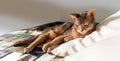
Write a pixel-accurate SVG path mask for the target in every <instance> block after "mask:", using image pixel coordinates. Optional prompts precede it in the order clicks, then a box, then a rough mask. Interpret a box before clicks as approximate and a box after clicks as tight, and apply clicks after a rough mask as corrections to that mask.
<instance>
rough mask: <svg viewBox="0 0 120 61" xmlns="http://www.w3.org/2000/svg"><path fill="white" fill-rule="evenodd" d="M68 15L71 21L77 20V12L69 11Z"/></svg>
mask: <svg viewBox="0 0 120 61" xmlns="http://www.w3.org/2000/svg"><path fill="white" fill-rule="evenodd" d="M69 16H70V17H71V18H72V20H73V21H76V20H78V16H79V14H77V13H71V14H70V15H69Z"/></svg>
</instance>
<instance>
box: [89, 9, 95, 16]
mask: <svg viewBox="0 0 120 61" xmlns="http://www.w3.org/2000/svg"><path fill="white" fill-rule="evenodd" d="M95 15H96V9H91V10H89V11H88V12H87V17H94V16H95Z"/></svg>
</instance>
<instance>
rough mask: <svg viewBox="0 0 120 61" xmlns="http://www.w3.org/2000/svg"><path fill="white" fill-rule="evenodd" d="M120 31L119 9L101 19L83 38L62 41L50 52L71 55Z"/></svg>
mask: <svg viewBox="0 0 120 61" xmlns="http://www.w3.org/2000/svg"><path fill="white" fill-rule="evenodd" d="M119 33H120V11H118V12H117V13H115V14H113V15H111V16H110V17H108V18H106V19H105V20H104V21H102V22H101V23H100V24H99V25H98V26H97V29H96V31H94V32H93V33H91V34H90V35H88V36H86V37H85V38H84V39H81V38H78V39H75V40H72V41H70V42H67V43H64V44H62V45H60V46H59V47H57V48H55V49H54V50H52V51H51V52H52V53H53V54H55V55H58V56H63V57H65V56H67V55H73V54H74V53H76V52H79V51H81V50H82V49H84V48H86V47H89V46H91V45H93V43H96V42H97V41H101V40H103V39H106V38H109V37H111V36H114V35H116V34H119Z"/></svg>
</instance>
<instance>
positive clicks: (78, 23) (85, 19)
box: [70, 9, 96, 34]
mask: <svg viewBox="0 0 120 61" xmlns="http://www.w3.org/2000/svg"><path fill="white" fill-rule="evenodd" d="M95 15H96V10H95V9H91V10H89V11H85V12H82V13H79V14H78V13H72V14H70V17H71V18H72V20H73V21H74V25H73V28H75V29H76V30H77V31H78V32H79V33H81V34H85V33H90V32H91V31H93V30H94V29H95V20H94V19H95Z"/></svg>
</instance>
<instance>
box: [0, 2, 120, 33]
mask: <svg viewBox="0 0 120 61" xmlns="http://www.w3.org/2000/svg"><path fill="white" fill-rule="evenodd" d="M119 2H120V1H119V0H0V34H3V33H7V32H11V31H15V30H19V29H23V28H28V27H32V26H36V25H40V24H43V23H48V22H53V21H68V20H71V19H70V17H69V16H68V14H69V13H71V12H72V13H73V12H77V13H79V12H80V11H84V10H89V9H92V8H95V9H96V10H97V16H96V21H97V22H100V21H102V20H103V19H105V18H106V17H108V16H109V15H111V14H113V13H115V12H116V11H118V10H119V9H120V7H119V6H120V4H119Z"/></svg>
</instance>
